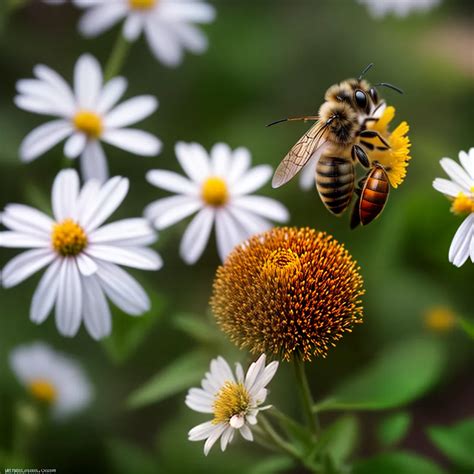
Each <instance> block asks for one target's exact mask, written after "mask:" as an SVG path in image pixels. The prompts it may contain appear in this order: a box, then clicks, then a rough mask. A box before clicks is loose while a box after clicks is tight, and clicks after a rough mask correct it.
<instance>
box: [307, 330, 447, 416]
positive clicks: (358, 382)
mask: <svg viewBox="0 0 474 474" xmlns="http://www.w3.org/2000/svg"><path fill="white" fill-rule="evenodd" d="M443 364H444V351H443V346H442V345H441V344H440V343H439V341H436V340H434V339H421V338H416V339H413V340H409V341H403V342H401V343H399V344H397V345H395V346H394V347H391V348H388V349H387V350H385V351H384V352H383V353H382V354H381V355H380V356H379V357H378V358H377V359H376V360H375V361H374V362H373V363H372V364H370V365H369V366H368V367H367V368H366V369H364V370H362V371H360V372H359V373H357V374H356V375H354V376H352V377H350V378H349V379H348V380H346V381H345V382H343V383H342V384H341V385H340V386H339V387H338V388H336V390H335V391H334V392H333V394H332V395H331V396H329V397H328V398H327V399H326V400H324V401H322V402H321V403H320V404H318V405H316V406H315V410H317V411H322V410H384V409H388V408H396V407H399V406H403V405H405V404H407V403H409V402H411V401H413V400H416V399H417V398H419V397H421V396H423V395H424V394H425V393H426V392H427V391H428V390H429V389H430V388H432V387H433V386H434V385H435V384H436V383H437V382H438V381H439V379H440V376H441V374H442V369H443Z"/></svg>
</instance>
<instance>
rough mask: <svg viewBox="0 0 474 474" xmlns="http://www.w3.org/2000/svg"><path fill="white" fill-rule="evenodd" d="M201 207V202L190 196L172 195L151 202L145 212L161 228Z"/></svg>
mask: <svg viewBox="0 0 474 474" xmlns="http://www.w3.org/2000/svg"><path fill="white" fill-rule="evenodd" d="M201 207H202V204H201V202H199V201H197V200H196V199H193V198H192V197H190V196H171V197H166V198H163V199H158V200H157V201H155V202H153V203H151V204H149V205H148V206H147V207H146V208H145V211H144V212H145V215H146V216H147V218H148V219H150V220H152V222H153V225H154V226H155V227H156V228H157V229H159V230H160V229H165V228H166V227H169V226H170V225H173V224H175V223H176V222H179V221H180V220H181V219H184V218H185V217H188V216H190V215H191V214H194V213H195V212H196V211H197V210H199V209H200V208H201Z"/></svg>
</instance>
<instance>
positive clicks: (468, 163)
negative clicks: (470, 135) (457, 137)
mask: <svg viewBox="0 0 474 474" xmlns="http://www.w3.org/2000/svg"><path fill="white" fill-rule="evenodd" d="M459 161H460V162H461V165H462V166H463V167H464V169H465V170H466V171H467V172H468V174H469V177H470V178H471V180H472V181H474V148H471V149H470V150H469V152H468V153H466V152H465V151H460V152H459Z"/></svg>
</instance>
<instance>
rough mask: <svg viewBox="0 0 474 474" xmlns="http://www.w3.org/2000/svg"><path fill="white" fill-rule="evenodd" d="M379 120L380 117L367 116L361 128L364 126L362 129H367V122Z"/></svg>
mask: <svg viewBox="0 0 474 474" xmlns="http://www.w3.org/2000/svg"><path fill="white" fill-rule="evenodd" d="M378 121H379V119H378V118H376V117H367V118H365V119H364V121H363V122H362V125H361V128H362V130H366V129H367V127H366V124H367V122H378Z"/></svg>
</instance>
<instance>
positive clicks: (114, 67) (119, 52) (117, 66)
mask: <svg viewBox="0 0 474 474" xmlns="http://www.w3.org/2000/svg"><path fill="white" fill-rule="evenodd" d="M131 44H132V43H130V42H129V41H127V40H126V39H125V38H124V37H123V34H122V32H121V31H120V33H119V34H118V36H117V40H116V41H115V44H114V47H113V48H112V52H111V53H110V56H109V59H108V61H107V64H106V66H105V72H104V79H105V80H106V81H108V80H109V79H112V77H115V76H116V75H117V74H118V73H119V72H120V71H121V69H122V67H123V65H124V63H125V59H126V58H127V55H128V53H129V51H130V46H131Z"/></svg>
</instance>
